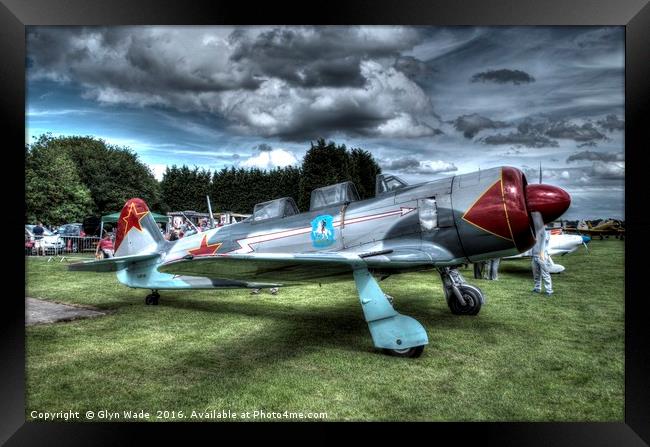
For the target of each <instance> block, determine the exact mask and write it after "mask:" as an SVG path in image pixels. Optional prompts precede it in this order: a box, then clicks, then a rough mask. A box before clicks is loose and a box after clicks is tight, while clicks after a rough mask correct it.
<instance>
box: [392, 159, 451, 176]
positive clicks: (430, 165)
mask: <svg viewBox="0 0 650 447" xmlns="http://www.w3.org/2000/svg"><path fill="white" fill-rule="evenodd" d="M381 165H382V168H383V170H384V171H386V172H402V173H407V174H441V173H445V172H454V171H457V170H458V168H457V167H456V165H454V164H453V163H448V162H445V161H442V160H426V161H420V160H418V159H417V158H416V157H414V156H406V157H400V158H396V159H393V160H384V161H382V163H381Z"/></svg>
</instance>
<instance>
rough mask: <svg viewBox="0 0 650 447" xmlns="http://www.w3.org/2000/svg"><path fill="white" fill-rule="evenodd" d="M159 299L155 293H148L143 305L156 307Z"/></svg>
mask: <svg viewBox="0 0 650 447" xmlns="http://www.w3.org/2000/svg"><path fill="white" fill-rule="evenodd" d="M159 299H160V295H158V294H157V293H150V294H149V295H147V296H146V297H145V299H144V303H145V304H146V305H147V306H157V305H158V300H159Z"/></svg>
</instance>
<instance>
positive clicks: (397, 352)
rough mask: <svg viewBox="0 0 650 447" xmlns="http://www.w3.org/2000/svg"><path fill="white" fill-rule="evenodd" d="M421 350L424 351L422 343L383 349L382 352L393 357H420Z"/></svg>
mask: <svg viewBox="0 0 650 447" xmlns="http://www.w3.org/2000/svg"><path fill="white" fill-rule="evenodd" d="M422 351H424V345H422V346H415V347H413V348H404V349H384V352H385V353H386V354H388V355H392V356H394V357H410V358H413V359H415V358H418V357H420V356H421V355H422Z"/></svg>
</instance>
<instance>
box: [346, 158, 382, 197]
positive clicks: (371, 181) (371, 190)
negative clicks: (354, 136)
mask: <svg viewBox="0 0 650 447" xmlns="http://www.w3.org/2000/svg"><path fill="white" fill-rule="evenodd" d="M377 174H381V168H380V167H379V165H378V164H377V162H376V161H375V159H374V158H373V156H372V154H371V153H370V152H368V151H364V150H363V149H352V150H351V151H350V180H352V181H353V182H354V184H355V185H356V187H357V191H358V192H359V197H360V198H361V200H365V199H369V198H371V197H374V196H375V180H376V178H377Z"/></svg>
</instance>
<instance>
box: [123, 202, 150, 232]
mask: <svg viewBox="0 0 650 447" xmlns="http://www.w3.org/2000/svg"><path fill="white" fill-rule="evenodd" d="M147 213H149V211H148V210H145V211H141V212H138V210H137V209H136V207H135V203H133V202H131V205H130V206H129V214H127V215H126V216H124V217H123V218H122V220H124V222H125V224H126V226H125V227H124V233H123V235H124V236H126V234H127V233H128V232H129V230H130V229H131V228H135V229H137V230H138V231H142V226H141V225H140V221H141V220H142V219H143V218H144V216H146V215H147Z"/></svg>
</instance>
